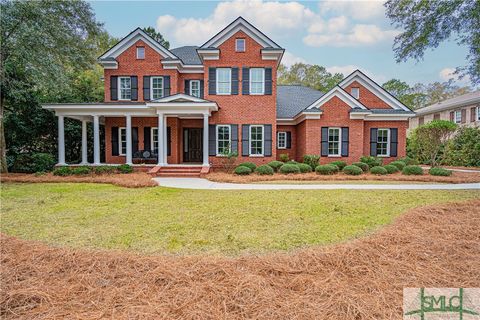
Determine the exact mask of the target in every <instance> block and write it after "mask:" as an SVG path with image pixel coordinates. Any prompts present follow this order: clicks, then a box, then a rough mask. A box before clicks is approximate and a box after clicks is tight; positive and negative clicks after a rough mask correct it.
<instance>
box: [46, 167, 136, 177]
mask: <svg viewBox="0 0 480 320" xmlns="http://www.w3.org/2000/svg"><path fill="white" fill-rule="evenodd" d="M132 172H133V167H132V166H130V165H128V164H122V165H119V166H97V167H93V166H80V167H67V166H63V167H57V168H55V169H54V170H53V175H55V176H62V177H65V176H71V175H79V176H81V175H88V174H111V173H132Z"/></svg>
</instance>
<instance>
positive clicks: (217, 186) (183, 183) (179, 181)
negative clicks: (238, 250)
mask: <svg viewBox="0 0 480 320" xmlns="http://www.w3.org/2000/svg"><path fill="white" fill-rule="evenodd" d="M153 180H155V182H157V184H158V185H160V186H162V187H170V188H180V189H205V190H336V189H351V190H379V189H380V190H465V189H477V190H480V183H459V184H247V183H245V184H244V183H222V182H213V181H210V180H207V179H202V178H153Z"/></svg>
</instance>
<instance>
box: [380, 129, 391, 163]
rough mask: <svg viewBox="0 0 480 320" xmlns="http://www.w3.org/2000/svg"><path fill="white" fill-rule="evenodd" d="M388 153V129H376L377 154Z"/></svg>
mask: <svg viewBox="0 0 480 320" xmlns="http://www.w3.org/2000/svg"><path fill="white" fill-rule="evenodd" d="M389 155H390V129H378V130H377V156H384V157H388V156H389Z"/></svg>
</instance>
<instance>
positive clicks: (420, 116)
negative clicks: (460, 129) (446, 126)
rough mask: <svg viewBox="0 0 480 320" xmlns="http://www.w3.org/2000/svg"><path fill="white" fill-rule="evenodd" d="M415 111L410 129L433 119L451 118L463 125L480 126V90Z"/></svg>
mask: <svg viewBox="0 0 480 320" xmlns="http://www.w3.org/2000/svg"><path fill="white" fill-rule="evenodd" d="M415 112H416V115H415V117H413V118H410V123H409V129H410V130H413V129H415V128H416V127H418V126H421V125H422V124H424V123H427V122H430V121H432V120H450V121H453V122H455V123H457V124H459V125H462V126H463V125H466V126H476V127H480V91H475V92H472V93H467V94H464V95H461V96H458V97H455V98H451V99H447V100H444V101H441V102H438V103H435V104H432V105H430V106H428V107H425V108H420V109H417V110H415Z"/></svg>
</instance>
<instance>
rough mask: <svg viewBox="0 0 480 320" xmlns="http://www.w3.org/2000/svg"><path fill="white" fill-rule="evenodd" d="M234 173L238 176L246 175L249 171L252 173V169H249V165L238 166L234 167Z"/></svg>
mask: <svg viewBox="0 0 480 320" xmlns="http://www.w3.org/2000/svg"><path fill="white" fill-rule="evenodd" d="M234 173H235V174H238V175H240V176H246V175H249V174H250V173H252V170H250V168H249V167H245V166H238V167H236V168H235V171H234Z"/></svg>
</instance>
